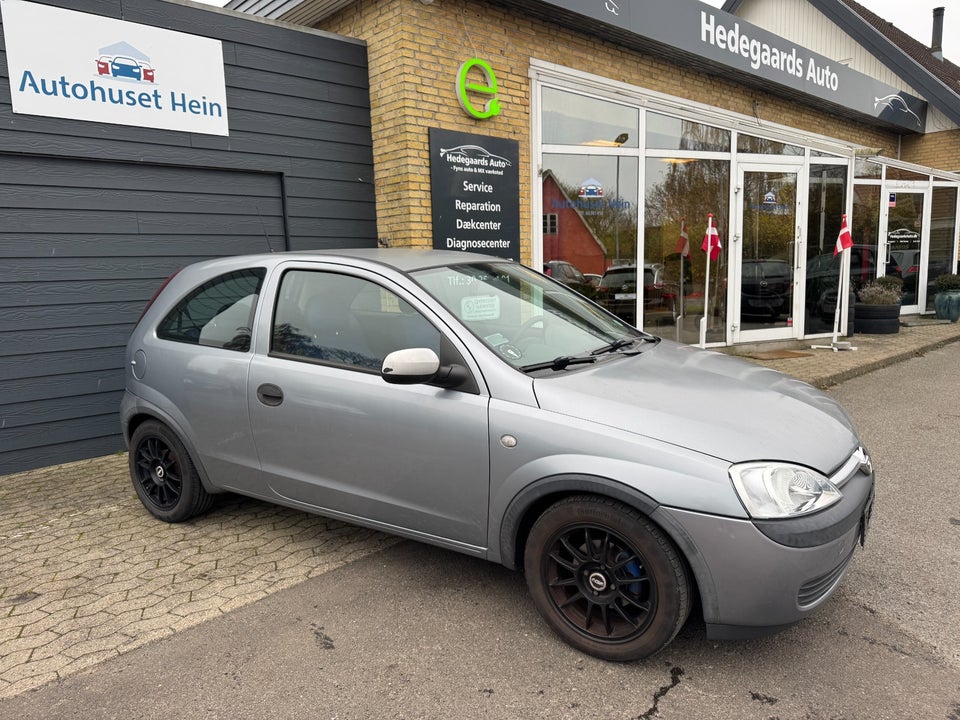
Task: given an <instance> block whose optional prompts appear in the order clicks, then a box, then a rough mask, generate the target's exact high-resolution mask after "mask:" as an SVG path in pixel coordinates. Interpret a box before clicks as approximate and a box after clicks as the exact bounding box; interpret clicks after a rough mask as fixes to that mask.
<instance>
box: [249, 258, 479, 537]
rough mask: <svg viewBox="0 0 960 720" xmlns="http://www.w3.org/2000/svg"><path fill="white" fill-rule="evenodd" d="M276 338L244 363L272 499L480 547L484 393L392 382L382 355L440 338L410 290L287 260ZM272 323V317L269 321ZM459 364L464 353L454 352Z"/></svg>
mask: <svg viewBox="0 0 960 720" xmlns="http://www.w3.org/2000/svg"><path fill="white" fill-rule="evenodd" d="M273 286H274V287H275V288H276V290H275V293H276V294H275V302H276V306H275V309H274V312H273V316H272V318H269V322H270V323H271V324H272V327H271V341H270V346H269V348H268V349H266V352H261V351H260V350H261V346H258V352H257V353H256V354H255V357H254V360H253V362H252V364H251V368H250V383H249V388H248V393H249V399H248V401H249V407H250V417H251V422H252V426H253V435H254V439H255V443H256V448H257V452H258V455H259V457H260V462H261V467H262V469H263V472H264V474H265V480H266V482H267V483H269V486H270V489H271V490H272V492H273V493H275V494H276V495H277V496H279V497H280V498H282V499H285V500H287V501H293V502H295V503H300V504H303V505H306V506H310V508H313V509H319V510H322V511H325V512H328V513H332V514H335V515H340V516H343V517H345V519H348V520H356V519H364V520H368V521H371V522H372V523H374V524H378V525H381V526H383V527H385V528H386V529H388V530H391V531H397V530H398V529H399V530H402V531H406V533H407V534H411V535H413V536H432V538H433V539H434V540H437V539H443V540H445V541H449V542H452V543H453V544H456V545H458V546H474V547H476V548H482V547H485V546H486V519H487V496H488V485H489V447H488V444H489V440H488V430H487V406H488V396H487V395H486V393H485V392H481V391H480V389H479V387H478V386H476V384H474V385H473V386H472V387H471V388H469V390H467V391H464V390H445V389H442V388H439V387H434V386H431V385H425V384H420V385H394V384H388V383H386V382H384V381H383V380H382V379H381V377H380V375H379V369H380V365H381V363H382V361H383V358H384V356H386V354H388V353H389V352H391V351H393V350H396V349H400V348H402V347H431V348H432V349H434V350H435V351H437V352H438V354H439V353H440V350H441V345H443V348H444V352H445V353H447V354H448V357H445V358H443V357H442V361H446V360H450V357H449V353H451V352H452V353H457V352H458V351H456V350H455V349H454V348H453V347H452V345H451V344H449V343H448V342H443V343H442V342H441V340H442V338H441V331H440V330H439V329H438V328H437V326H436V325H435V324H433V323H431V322H430V321H428V320H427V319H426V317H425V315H424V311H425V310H426V308H425V307H423V306H422V305H420V309H417V308H416V307H415V305H417V304H419V301H417V300H416V299H415V298H413V297H411V296H409V295H405V294H404V293H403V292H402V290H401V289H400V288H398V287H396V286H393V285H391V287H387V284H386V281H383V280H382V279H379V278H378V277H377V276H375V275H371V274H364V273H359V274H356V273H349V272H344V271H342V270H337V271H335V270H333V269H329V270H326V269H323V270H317V269H310V268H302V267H299V268H298V267H290V268H287V269H286V270H285V271H284V272H283V274H282V276H281V277H280V278H279V282H277V283H274V285H273ZM266 321H267V320H266V319H265V320H264V322H266ZM456 359H462V358H461V356H459V355H457V358H456Z"/></svg>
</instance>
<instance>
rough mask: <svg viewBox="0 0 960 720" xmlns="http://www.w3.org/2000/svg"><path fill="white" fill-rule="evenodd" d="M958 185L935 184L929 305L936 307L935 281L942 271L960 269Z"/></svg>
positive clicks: (928, 273)
mask: <svg viewBox="0 0 960 720" xmlns="http://www.w3.org/2000/svg"><path fill="white" fill-rule="evenodd" d="M956 211H957V188H955V187H935V188H934V189H933V200H932V206H931V214H930V256H929V258H928V260H927V302H926V309H927V311H929V312H932V311H933V296H934V295H935V294H936V289H935V288H934V283H935V282H936V279H937V276H938V275H943V274H944V273H954V272H957V270H958V269H960V268H958V267H957V265H956V264H954V254H953V251H954V245H955V244H956V238H957V217H956Z"/></svg>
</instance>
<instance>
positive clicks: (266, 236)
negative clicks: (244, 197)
mask: <svg viewBox="0 0 960 720" xmlns="http://www.w3.org/2000/svg"><path fill="white" fill-rule="evenodd" d="M254 206H255V207H256V208H257V217H258V218H260V227H261V229H262V230H263V239H264V240H266V241H267V250H268V251H269V252H275V251H274V249H273V246H272V245H271V244H270V233H268V232H267V224H266V223H265V222H264V221H263V214H262V213H261V212H260V203H254Z"/></svg>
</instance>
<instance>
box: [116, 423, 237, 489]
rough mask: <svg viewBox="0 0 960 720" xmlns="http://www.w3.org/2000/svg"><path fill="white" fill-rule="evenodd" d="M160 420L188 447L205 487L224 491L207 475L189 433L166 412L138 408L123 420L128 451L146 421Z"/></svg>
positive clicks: (130, 449) (191, 459) (124, 438)
mask: <svg viewBox="0 0 960 720" xmlns="http://www.w3.org/2000/svg"><path fill="white" fill-rule="evenodd" d="M150 421H154V422H158V423H160V424H161V425H164V426H166V427H167V428H168V429H169V430H170V432H172V433H173V434H174V435H176V436H177V439H178V440H179V441H180V442H181V443H183V446H184V447H185V448H186V450H187V453H188V454H189V455H190V461H191V462H192V463H193V467H194V468H195V469H196V471H197V475H199V476H200V482H201V483H202V484H203V489H204V490H206V491H207V492H208V493H210V494H211V495H215V494H219V493H222V492H223V490H220V489H218V488H217V487H216V486H214V485H212V484H211V483H210V479H209V477H208V476H207V471H206V468H204V466H203V462H202V461H201V460H200V455H199V454H198V453H197V449H196V447H194V445H193V443H192V442H190V440H189V438H188V437H187V434H186V433H184V432H182V431H181V430H180V428H179V426H178V425H177V423H176V422H174V421H173V419H172V418H170V417H168V416H167V415H165V414H164V413H161V412H158V411H152V410H146V409H142V408H141V409H137V410H136V411H135V412H133V413H132V414H131V415H130V416H129V417H126V418H124V422H123V441H124V443H125V444H126V446H127V451H128V452H130V451H132V448H131V447H130V439H131V438H132V437H133V434H134V433H135V432H136V431H137V428H138V427H140V426H141V425H143V424H144V423H145V422H150Z"/></svg>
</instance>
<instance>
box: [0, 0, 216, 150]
mask: <svg viewBox="0 0 960 720" xmlns="http://www.w3.org/2000/svg"><path fill="white" fill-rule="evenodd" d="M0 12H2V14H3V34H4V40H5V42H6V52H7V66H8V69H9V72H10V94H11V96H12V98H13V111H14V112H15V113H23V114H26V115H43V116H46V117H59V118H67V119H71V120H92V121H94V122H102V123H111V124H114V125H134V126H137V127H148V128H159V129H163V130H181V131H184V132H193V133H204V134H207V135H229V126H228V123H227V93H226V85H225V83H224V79H223V50H222V48H221V45H220V41H219V40H212V39H210V38H204V37H197V36H196V35H187V34H186V33H180V32H174V31H172V30H164V29H162V28H155V27H150V26H148V25H139V24H137V23H131V22H125V21H122V20H114V19H111V18H105V17H101V16H99V15H88V14H86V13H79V12H74V11H72V10H63V9H61V8H55V7H49V6H47V5H38V4H36V3H31V2H24V1H23V0H0Z"/></svg>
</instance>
